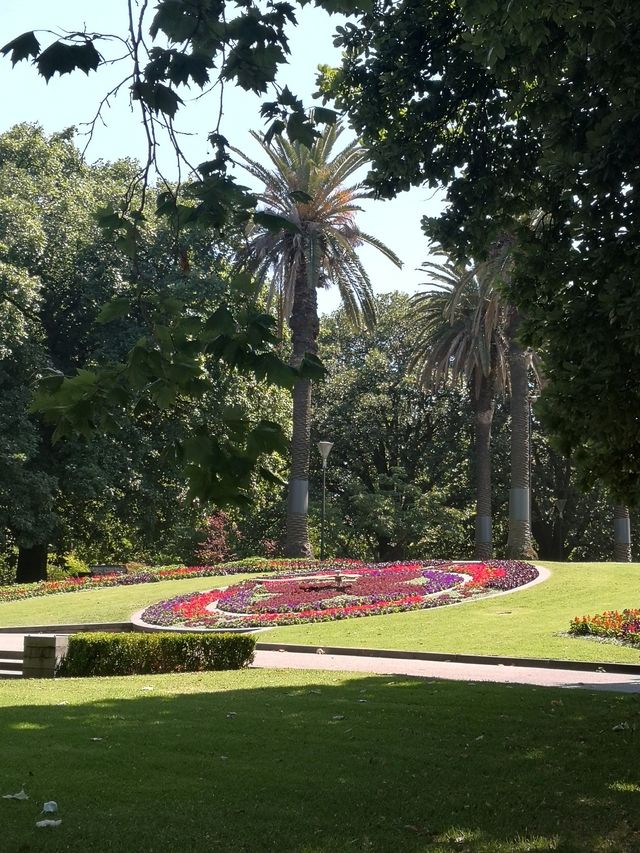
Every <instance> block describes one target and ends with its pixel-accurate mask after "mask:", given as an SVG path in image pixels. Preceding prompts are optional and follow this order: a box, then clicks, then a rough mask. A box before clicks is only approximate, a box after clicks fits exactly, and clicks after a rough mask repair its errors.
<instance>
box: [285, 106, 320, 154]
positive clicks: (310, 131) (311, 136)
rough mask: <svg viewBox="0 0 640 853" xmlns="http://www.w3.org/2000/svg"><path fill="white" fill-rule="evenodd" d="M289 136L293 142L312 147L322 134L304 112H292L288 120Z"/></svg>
mask: <svg viewBox="0 0 640 853" xmlns="http://www.w3.org/2000/svg"><path fill="white" fill-rule="evenodd" d="M287 136H288V137H289V139H290V140H291V141H292V142H299V143H300V144H301V145H304V146H306V147H307V148H311V146H312V145H313V143H314V142H315V141H316V139H317V138H318V137H319V136H320V134H319V133H318V131H317V130H314V127H313V125H312V124H311V122H310V121H309V119H308V118H307V116H306V115H305V114H304V113H303V112H295V113H291V115H290V116H289V119H288V121H287Z"/></svg>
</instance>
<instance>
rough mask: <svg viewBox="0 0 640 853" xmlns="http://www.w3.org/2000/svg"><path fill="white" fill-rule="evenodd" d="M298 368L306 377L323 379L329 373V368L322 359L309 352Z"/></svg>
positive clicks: (301, 374)
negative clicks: (327, 368)
mask: <svg viewBox="0 0 640 853" xmlns="http://www.w3.org/2000/svg"><path fill="white" fill-rule="evenodd" d="M298 370H299V372H300V376H302V377H303V378H304V379H322V378H323V377H324V376H326V374H327V370H326V368H325V366H324V365H323V363H322V362H321V361H320V359H319V358H318V357H317V356H316V355H312V354H311V353H308V352H306V353H305V354H304V358H303V359H302V362H301V364H300V367H299V368H298Z"/></svg>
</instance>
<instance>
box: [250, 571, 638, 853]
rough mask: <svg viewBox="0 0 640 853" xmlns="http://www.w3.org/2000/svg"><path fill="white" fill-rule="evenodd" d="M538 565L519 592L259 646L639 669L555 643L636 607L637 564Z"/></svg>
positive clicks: (602, 653)
mask: <svg viewBox="0 0 640 853" xmlns="http://www.w3.org/2000/svg"><path fill="white" fill-rule="evenodd" d="M544 565H545V566H546V567H547V568H549V569H550V570H551V573H552V574H551V577H550V578H549V580H548V581H545V582H544V583H541V584H538V585H537V586H534V587H532V588H531V589H530V590H525V591H524V592H513V593H510V594H509V595H502V596H496V597H495V598H490V599H487V600H485V601H471V602H467V603H465V604H462V605H457V606H454V607H442V608H438V609H434V610H416V611H413V612H411V613H399V614H392V615H389V616H370V617H366V618H361V619H349V620H345V621H343V622H325V623H322V624H318V625H294V626H291V627H287V628H276V629H274V630H272V631H269V632H267V633H264V634H261V635H260V639H261V640H268V641H270V642H288V643H310V644H315V645H327V646H361V647H364V648H387V649H413V650H417V651H430V652H450V653H456V652H457V653H467V654H479V655H507V656H513V657H537V658H559V659H562V660H582V661H611V662H614V661H615V662H620V663H637V664H640V649H639V648H628V647H622V646H616V645H612V644H610V643H600V642H596V641H593V640H588V639H576V638H573V637H567V636H564V635H563V633H564V632H566V631H567V629H568V627H569V623H570V620H571V619H572V618H573V617H574V616H581V615H583V614H586V613H594V612H600V611H602V610H615V609H618V610H622V609H624V608H625V607H637V606H638V599H639V593H640V564H638V563H632V564H629V563H618V564H617V563H545V564H544ZM639 849H640V848H639Z"/></svg>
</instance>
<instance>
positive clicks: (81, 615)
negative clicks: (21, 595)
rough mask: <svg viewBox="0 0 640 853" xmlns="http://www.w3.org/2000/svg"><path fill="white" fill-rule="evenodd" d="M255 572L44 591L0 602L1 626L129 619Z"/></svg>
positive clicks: (241, 578) (122, 620) (123, 620)
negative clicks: (168, 600) (52, 592)
mask: <svg viewBox="0 0 640 853" xmlns="http://www.w3.org/2000/svg"><path fill="white" fill-rule="evenodd" d="M248 577H254V575H233V577H230V576H227V577H214V578H188V579H186V580H182V579H181V580H175V581H159V582H158V583H145V584H136V585H135V586H116V587H112V588H110V589H94V590H82V591H80V592H68V593H61V594H59V595H44V596H42V597H41V598H29V599H27V600H25V601H9V602H3V603H1V604H0V627H4V628H10V627H14V626H20V625H25V626H26V625H65V624H67V625H71V624H75V623H77V622H127V621H128V620H129V619H130V618H131V614H132V613H134V612H135V611H136V610H140V609H141V608H142V607H146V606H147V605H149V604H153V603H154V602H156V601H161V600H162V599H164V598H173V596H175V595H186V594H187V593H189V592H196V591H198V590H207V589H213V588H214V587H218V586H228V585H229V584H230V583H236V582H238V581H241V580H244V579H245V578H248Z"/></svg>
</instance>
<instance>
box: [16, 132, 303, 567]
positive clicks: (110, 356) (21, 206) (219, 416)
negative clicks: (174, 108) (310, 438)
mask: <svg viewBox="0 0 640 853" xmlns="http://www.w3.org/2000/svg"><path fill="white" fill-rule="evenodd" d="M134 170H135V167H134V165H133V164H130V163H128V162H122V163H116V164H112V165H111V164H97V165H95V166H87V165H86V164H84V163H83V162H82V161H81V158H80V155H79V152H78V151H77V149H76V148H75V147H74V145H73V142H72V140H71V138H70V137H69V135H68V134H67V135H56V136H53V137H47V136H46V135H45V134H44V133H43V132H42V131H41V130H40V129H39V128H37V127H35V126H27V125H24V126H19V127H16V128H14V129H13V130H11V131H9V132H8V133H5V134H4V135H2V137H0V325H1V326H2V329H3V339H2V344H0V387H1V389H2V395H1V401H0V472H1V474H2V476H1V477H0V537H2V538H3V542H2V546H3V547H2V548H0V550H1V551H4V553H5V554H11V550H12V548H14V547H15V548H17V549H18V552H19V555H20V556H19V567H18V568H19V571H18V577H19V579H20V580H35V579H37V578H38V577H42V576H43V574H44V572H45V571H46V557H47V548H48V546H49V547H50V548H51V549H52V550H53V551H54V552H57V553H60V554H61V553H63V552H65V551H69V550H70V549H71V548H73V549H75V550H76V551H77V553H78V555H79V556H81V557H84V558H86V559H88V560H90V561H95V560H96V559H105V558H108V559H113V558H115V559H117V560H118V561H123V560H127V559H131V558H138V559H139V558H146V559H149V558H151V559H153V560H154V561H157V560H158V559H159V558H160V560H162V558H163V556H164V558H165V559H168V560H170V561H175V560H192V559H193V554H194V549H195V548H196V546H197V544H198V538H199V535H198V529H199V527H200V525H201V522H202V520H203V515H204V510H203V508H202V507H199V506H198V505H197V504H194V503H193V502H192V501H191V500H190V499H189V496H188V495H187V493H186V485H185V483H186V480H189V481H190V482H191V485H192V488H193V489H194V490H195V491H197V490H198V485H199V486H200V488H201V490H202V491H205V492H209V494H210V496H211V494H212V493H213V492H217V497H218V498H219V499H220V500H221V501H223V500H224V499H225V497H233V496H234V493H235V494H237V492H238V491H242V490H243V489H244V490H245V491H246V490H247V489H250V490H252V491H253V492H254V494H255V497H256V499H259V498H260V496H261V495H263V494H264V492H265V489H268V488H269V486H268V485H266V484H265V483H263V484H259V483H258V482H257V478H256V476H255V475H254V469H255V463H256V462H257V461H258V460H260V461H262V460H263V458H264V453H265V452H266V451H268V450H269V449H270V448H273V447H276V446H277V447H279V448H280V449H281V450H283V449H284V448H285V443H284V435H283V433H282V430H281V428H280V425H283V426H285V427H286V424H287V419H288V417H287V409H286V397H287V395H286V392H284V391H280V390H279V389H278V388H277V387H274V386H273V385H268V384H266V383H265V382H264V380H263V379H261V378H259V377H258V376H256V375H255V373H253V374H252V373H250V372H249V373H246V372H245V371H244V370H243V368H242V365H239V366H238V367H234V366H232V365H230V364H229V361H230V359H229V358H226V363H225V360H224V358H221V357H220V356H217V355H216V352H215V347H216V346H217V347H220V346H229V347H231V346H232V340H233V337H234V335H235V334H236V331H235V329H236V326H235V320H234V319H233V316H232V314H231V311H230V309H229V308H226V307H225V308H224V309H223V308H222V307H221V306H222V302H223V300H226V301H227V303H228V305H229V306H230V307H231V308H233V310H234V311H235V312H236V316H238V317H239V318H240V317H242V316H244V318H245V320H246V323H247V326H246V327H245V330H244V331H243V332H240V331H239V327H238V339H237V351H236V356H237V359H238V360H241V359H242V357H243V354H244V355H246V354H247V353H248V352H257V351H258V350H259V349H260V350H262V353H263V355H264V358H265V359H267V361H268V364H267V365H266V368H265V370H266V372H268V370H269V369H270V368H269V365H271V366H272V367H273V368H274V369H277V368H278V365H279V364H280V362H279V360H278V359H277V357H276V356H275V354H273V353H272V349H273V343H270V342H268V339H272V340H273V341H275V337H274V336H273V335H272V333H271V331H270V326H271V320H270V319H269V318H268V317H267V316H266V315H264V314H262V313H261V310H260V309H259V307H258V306H254V307H252V305H253V303H254V302H255V299H254V296H253V295H251V294H247V295H243V294H242V293H237V294H235V295H234V296H233V297H229V293H228V289H227V285H226V280H225V274H226V270H227V268H228V262H227V261H226V260H225V253H224V252H222V247H219V248H218V250H217V251H216V252H212V251H211V245H210V241H209V240H208V239H206V236H205V235H202V234H190V235H187V234H183V236H182V239H181V246H182V249H181V251H182V252H183V253H184V255H185V256H186V257H187V258H188V261H189V262H188V264H187V266H186V267H184V266H180V265H179V264H177V263H176V258H175V244H174V240H173V235H172V233H171V231H170V229H168V228H166V227H164V226H163V225H162V223H153V224H152V223H147V224H146V225H145V227H144V232H143V233H142V234H141V242H140V243H139V246H138V252H137V258H136V264H135V269H133V267H132V263H131V259H130V257H128V256H127V254H126V252H124V251H122V249H121V247H120V244H119V238H118V237H117V235H109V234H108V233H107V234H105V233H104V231H103V230H101V229H100V228H99V227H98V223H97V222H96V219H95V215H96V214H97V212H98V211H99V209H100V208H101V207H104V205H106V204H108V203H109V202H110V201H113V200H116V199H117V198H118V197H119V196H120V195H121V194H122V193H123V192H124V191H125V189H126V187H127V185H128V182H129V180H130V178H131V174H132V171H134ZM142 237H143V238H144V239H142ZM135 293H137V294H138V297H140V300H139V302H138V307H137V308H136V309H131V310H129V311H127V299H128V296H131V295H132V294H135ZM145 294H146V296H147V297H148V300H147V303H146V305H145V302H144V299H145ZM154 299H155V300H156V301H155V303H154V304H153V305H152V304H151V303H152V302H153V300H154ZM105 303H107V304H108V308H107V309H105V308H104V305H105ZM114 306H115V308H114ZM123 307H124V309H125V310H124V311H123V310H122V309H123ZM165 308H166V310H165ZM116 309H117V310H116ZM178 313H179V314H180V316H178ZM105 321H108V322H105ZM205 324H208V329H209V335H208V340H209V342H210V344H211V347H212V351H207V352H206V353H204V354H203V353H201V352H200V349H199V347H198V348H194V347H193V345H192V343H191V341H190V338H189V335H188V330H189V328H191V329H194V328H196V327H202V326H204V325H205ZM150 327H151V329H152V331H153V333H152V335H149V331H150ZM221 328H224V329H226V330H227V331H226V333H224V332H222V333H220V329H221ZM252 328H253V330H254V331H253V339H252V341H246V340H245V341H244V342H243V341H242V340H241V336H242V334H244V335H245V336H250V335H251V334H252V332H251V329H252ZM216 329H217V330H218V331H216ZM145 333H146V334H145ZM181 334H182V336H183V337H182V338H181V339H179V343H180V345H181V346H182V350H183V352H185V353H186V357H185V358H184V359H180V358H179V357H178V356H177V355H176V347H175V346H174V343H175V341H176V340H177V339H178V336H179V335H181ZM260 341H263V343H260ZM132 347H133V349H131V348H132ZM189 348H191V351H190V352H189ZM282 368H283V369H284V371H285V373H286V372H287V371H288V368H287V367H286V365H282ZM73 371H76V376H75V378H74V379H72V380H63V376H64V374H65V373H71V372H73ZM109 377H110V378H111V380H112V390H115V391H118V392H119V395H120V396H119V405H118V406H117V408H116V409H115V410H114V409H113V408H112V407H111V406H109V405H107V406H106V408H104V407H103V405H104V404H105V400H104V399H103V397H104V395H105V394H106V391H105V388H106V387H107V386H108V384H109V381H110V380H109ZM185 380H186V381H188V382H190V383H192V386H193V385H195V386H197V387H196V388H194V387H192V388H191V394H189V393H188V390H189V389H188V388H187V389H185V387H184V381H185ZM38 381H39V382H40V384H39V389H40V390H39V395H38V400H39V402H38V406H37V408H38V409H40V410H41V411H43V412H44V413H45V416H46V415H48V414H52V412H54V413H55V416H56V418H57V423H58V426H57V428H56V429H57V431H58V432H60V431H63V432H64V427H65V423H66V421H65V418H66V415H65V412H67V411H70V410H73V411H74V412H76V413H79V416H80V418H81V422H80V427H82V430H83V432H85V434H86V435H85V437H84V438H81V437H78V436H77V435H69V436H68V440H67V441H65V442H56V441H55V433H54V431H53V428H52V427H51V426H49V425H48V424H47V423H43V421H42V419H40V418H38V417H36V416H35V414H34V413H32V412H30V411H29V406H30V403H31V398H32V394H33V392H34V389H35V387H36V384H37V383H38ZM132 383H138V392H137V393H131V392H132V387H133V385H132ZM181 383H182V384H181ZM50 388H57V389H59V390H58V392H57V396H56V397H55V401H53V398H51V396H50V395H49V390H48V389H50ZM98 421H100V422H101V425H102V429H100V430H96V429H93V428H91V427H92V426H95V425H96V424H97V422H98ZM212 453H214V454H216V455H215V460H216V464H215V465H214V464H212V463H211V461H210V455H211V454H212ZM238 457H239V458H238ZM234 459H235V464H233V463H234ZM273 464H274V466H275V470H277V468H278V465H280V466H281V463H279V462H278V461H277V460H275V461H274V462H273ZM216 466H217V468H218V471H219V472H220V473H219V476H216ZM225 466H227V467H226V468H225ZM230 481H231V483H232V487H233V488H232V489H231V490H230V494H227V493H225V488H224V485H225V483H228V482H230ZM23 557H24V560H23V561H22V563H21V560H22V558H23Z"/></svg>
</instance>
